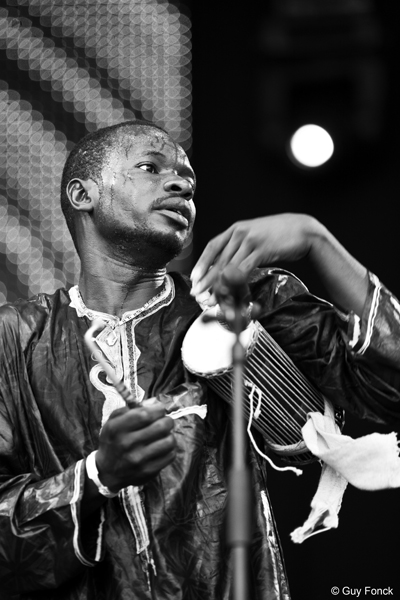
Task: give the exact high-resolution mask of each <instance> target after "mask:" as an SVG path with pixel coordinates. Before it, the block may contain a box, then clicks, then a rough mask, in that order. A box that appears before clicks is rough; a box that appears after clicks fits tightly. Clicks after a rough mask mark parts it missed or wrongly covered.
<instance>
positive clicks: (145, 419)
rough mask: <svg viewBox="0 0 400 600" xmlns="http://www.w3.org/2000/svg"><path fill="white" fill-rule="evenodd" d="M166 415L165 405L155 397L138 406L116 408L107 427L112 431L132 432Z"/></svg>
mask: <svg viewBox="0 0 400 600" xmlns="http://www.w3.org/2000/svg"><path fill="white" fill-rule="evenodd" d="M164 416H165V407H164V405H163V404H162V403H161V402H159V401H158V400H155V399H149V400H147V401H145V402H143V404H142V406H140V407H138V408H131V409H128V408H126V407H124V408H119V409H117V410H114V411H113V412H112V413H111V415H110V418H109V420H108V421H107V423H106V425H105V427H107V429H109V430H110V431H111V432H112V431H114V430H115V431H121V432H128V431H129V432H130V431H136V430H139V429H142V428H143V427H147V426H148V425H151V423H154V421H157V420H158V419H161V418H162V417H164Z"/></svg>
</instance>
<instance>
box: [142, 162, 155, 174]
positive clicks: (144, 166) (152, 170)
mask: <svg viewBox="0 0 400 600" xmlns="http://www.w3.org/2000/svg"><path fill="white" fill-rule="evenodd" d="M138 167H139V169H142V170H143V171H147V172H148V173H157V168H156V166H155V165H153V163H142V164H141V165H138Z"/></svg>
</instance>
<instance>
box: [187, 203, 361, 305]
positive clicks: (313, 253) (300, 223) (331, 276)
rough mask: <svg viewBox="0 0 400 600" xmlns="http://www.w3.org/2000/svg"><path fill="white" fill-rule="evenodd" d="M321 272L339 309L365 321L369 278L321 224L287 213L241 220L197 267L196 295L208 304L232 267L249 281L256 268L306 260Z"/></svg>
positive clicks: (211, 246)
mask: <svg viewBox="0 0 400 600" xmlns="http://www.w3.org/2000/svg"><path fill="white" fill-rule="evenodd" d="M306 256H307V259H308V260H309V261H310V265H311V266H312V267H313V269H314V270H315V271H316V273H317V275H318V276H319V278H320V280H321V282H322V283H323V285H324V286H325V288H326V290H327V292H328V294H329V296H330V299H331V300H332V302H334V303H335V304H336V305H337V306H338V307H340V308H342V309H345V310H347V311H353V312H355V313H356V314H358V315H359V316H361V314H362V311H363V307H364V303H365V300H366V297H367V291H368V273H367V270H366V268H365V267H363V265H361V264H360V263H359V262H358V261H357V260H356V259H355V258H354V257H353V256H351V255H350V254H349V253H348V252H347V250H346V249H345V248H344V247H343V246H342V245H341V244H340V243H339V242H338V240H337V239H336V238H335V237H334V236H333V235H332V234H331V233H330V232H329V231H328V230H327V229H326V227H325V226H324V225H322V224H321V223H320V222H319V221H317V219H315V218H314V217H311V216H309V215H303V214H291V213H285V214H280V215H273V216H269V217H261V218H259V219H252V220H249V221H239V222H238V223H235V224H234V225H232V226H231V227H229V229H227V230H226V231H224V232H223V233H221V234H220V235H218V236H217V237H215V238H214V239H213V240H211V242H209V243H208V244H207V246H206V248H205V250H204V252H203V254H202V255H201V257H200V258H199V260H198V262H197V264H196V265H195V267H194V269H193V271H192V275H191V279H192V290H191V294H192V295H193V296H195V297H196V299H197V301H198V302H199V303H200V304H202V303H204V304H208V305H212V304H215V303H216V299H215V297H214V296H211V297H210V298H208V299H206V298H205V297H204V296H207V295H209V294H208V291H209V290H211V291H212V287H213V286H215V284H216V283H217V282H218V280H219V278H220V276H221V273H222V272H223V270H224V269H225V267H226V266H227V265H232V266H234V267H236V268H238V269H240V270H241V271H242V272H243V273H244V274H245V275H246V277H247V276H248V275H249V274H250V273H251V271H252V270H253V269H255V268H256V267H268V266H272V265H274V264H275V265H276V264H277V263H279V262H292V261H296V260H299V259H301V258H304V257H306Z"/></svg>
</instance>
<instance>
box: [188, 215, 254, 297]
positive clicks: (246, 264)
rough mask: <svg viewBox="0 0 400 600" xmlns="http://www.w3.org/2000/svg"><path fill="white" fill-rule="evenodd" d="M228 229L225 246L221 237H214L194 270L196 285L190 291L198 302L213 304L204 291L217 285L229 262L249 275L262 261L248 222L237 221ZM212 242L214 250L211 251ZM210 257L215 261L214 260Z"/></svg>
mask: <svg viewBox="0 0 400 600" xmlns="http://www.w3.org/2000/svg"><path fill="white" fill-rule="evenodd" d="M228 232H229V239H227V236H224V237H223V239H225V240H227V242H226V245H225V247H223V248H221V239H222V238H221V239H220V238H215V239H214V240H212V241H211V242H210V244H209V245H208V246H207V247H206V249H205V251H204V253H203V255H202V256H201V257H200V259H199V262H198V263H197V265H196V266H195V268H194V269H193V272H192V276H191V277H192V283H193V287H192V290H191V294H192V295H193V296H195V297H196V299H197V301H198V302H199V303H203V304H205V305H207V304H208V305H211V304H212V303H213V299H212V298H211V299H210V298H203V297H202V294H204V293H205V291H206V290H210V288H212V287H213V285H215V283H216V282H217V281H218V279H219V277H220V275H221V273H222V272H223V271H224V269H225V268H226V267H227V266H228V265H232V266H234V267H237V268H239V269H240V270H241V271H242V272H243V273H244V274H245V275H248V274H249V273H250V272H251V271H252V270H253V269H254V268H255V267H256V266H258V262H259V252H258V249H257V243H256V239H255V238H254V237H253V236H252V235H251V230H249V225H248V223H247V222H243V223H241V222H240V223H236V224H235V225H233V226H232V227H231V228H230V229H229V230H228V231H227V232H226V233H228ZM209 246H211V251H209ZM217 248H218V250H220V251H219V254H218V255H217V254H216V249H217ZM211 261H213V262H212V263H211Z"/></svg>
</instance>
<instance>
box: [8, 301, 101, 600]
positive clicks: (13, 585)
mask: <svg viewBox="0 0 400 600" xmlns="http://www.w3.org/2000/svg"><path fill="white" fill-rule="evenodd" d="M9 311H10V309H9ZM5 313H7V311H5V310H3V309H1V314H0V334H1V335H0V572H1V587H2V589H3V590H4V592H6V591H7V592H11V593H24V592H32V591H35V590H41V589H48V588H53V589H54V588H57V587H59V586H60V585H61V584H62V583H63V582H65V581H67V580H68V579H70V578H72V577H74V576H76V575H78V574H79V573H80V572H82V571H83V570H84V569H85V568H86V567H90V566H93V565H95V564H96V562H97V561H99V560H101V559H102V558H103V541H102V531H103V523H104V512H103V511H97V512H96V513H93V515H91V516H90V517H88V518H85V520H84V521H82V519H81V511H80V506H81V500H82V497H83V491H84V483H85V461H84V460H79V461H77V462H76V464H72V465H70V466H69V467H68V468H66V469H63V468H62V466H61V464H60V462H59V461H58V459H57V457H56V455H55V453H54V451H53V449H52V447H51V443H50V441H49V439H48V438H47V436H46V433H45V430H44V428H40V427H36V424H37V423H40V415H39V414H38V410H37V406H35V403H34V398H33V394H32V391H31V389H30V386H29V379H28V375H27V369H26V364H25V359H24V353H23V350H22V348H21V346H20V344H19V337H18V327H17V326H16V324H15V322H16V321H18V318H17V319H16V318H15V315H13V314H11V319H10V318H8V317H10V314H8V315H7V314H5ZM46 474H47V475H50V474H51V476H47V477H46Z"/></svg>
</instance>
